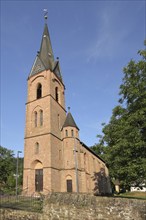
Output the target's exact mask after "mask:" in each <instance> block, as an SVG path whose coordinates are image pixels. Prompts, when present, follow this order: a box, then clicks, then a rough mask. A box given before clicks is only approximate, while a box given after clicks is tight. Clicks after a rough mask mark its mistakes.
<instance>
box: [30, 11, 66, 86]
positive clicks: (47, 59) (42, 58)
mask: <svg viewBox="0 0 146 220" xmlns="http://www.w3.org/2000/svg"><path fill="white" fill-rule="evenodd" d="M47 18H48V11H47V9H44V19H45V26H44V31H43V36H42V41H41V46H40V51H39V52H38V54H37V56H36V59H35V61H34V64H33V66H32V69H31V72H30V75H29V76H32V75H34V74H37V73H39V72H41V71H43V70H48V69H49V70H51V71H52V72H54V73H55V75H56V76H57V77H58V79H59V80H60V81H61V82H62V76H61V70H60V65H59V60H58V59H57V61H55V60H54V55H53V50H52V45H51V40H50V35H49V31H48V26H47Z"/></svg>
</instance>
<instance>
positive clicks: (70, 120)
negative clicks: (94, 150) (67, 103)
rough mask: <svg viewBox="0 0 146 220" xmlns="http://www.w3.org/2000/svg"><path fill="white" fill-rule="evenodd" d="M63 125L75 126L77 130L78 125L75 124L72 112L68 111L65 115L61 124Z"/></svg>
mask: <svg viewBox="0 0 146 220" xmlns="http://www.w3.org/2000/svg"><path fill="white" fill-rule="evenodd" d="M65 127H75V128H77V129H78V130H79V128H78V126H77V125H76V123H75V121H74V119H73V117H72V114H71V113H70V112H68V114H67V116H66V119H65V122H64V125H63V128H65Z"/></svg>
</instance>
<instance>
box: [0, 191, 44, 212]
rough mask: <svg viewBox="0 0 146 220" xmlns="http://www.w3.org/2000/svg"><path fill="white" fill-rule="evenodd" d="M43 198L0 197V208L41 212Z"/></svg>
mask: <svg viewBox="0 0 146 220" xmlns="http://www.w3.org/2000/svg"><path fill="white" fill-rule="evenodd" d="M43 199H44V197H43V196H21V195H19V196H9V195H2V196H0V207H1V208H11V209H16V210H26V211H31V212H42V209H43Z"/></svg>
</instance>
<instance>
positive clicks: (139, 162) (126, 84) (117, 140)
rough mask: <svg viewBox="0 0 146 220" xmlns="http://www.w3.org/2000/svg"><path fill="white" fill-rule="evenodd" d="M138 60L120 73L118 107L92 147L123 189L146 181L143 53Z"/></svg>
mask: <svg viewBox="0 0 146 220" xmlns="http://www.w3.org/2000/svg"><path fill="white" fill-rule="evenodd" d="M138 54H139V55H140V57H141V59H140V60H139V61H137V62H136V61H134V60H131V61H130V62H129V63H128V65H127V66H126V67H125V68H124V69H123V72H124V77H123V83H122V85H121V86H120V92H119V94H120V97H121V98H120V100H119V105H118V106H116V107H115V108H114V109H113V112H112V116H111V118H110V121H109V123H108V124H106V125H104V126H103V130H102V131H103V136H102V137H101V138H100V140H99V144H97V149H96V146H94V147H93V149H94V150H95V151H97V153H100V152H101V151H99V149H103V150H102V153H101V155H100V156H101V157H102V158H103V159H104V160H106V162H107V163H108V165H109V169H110V175H111V177H112V178H114V179H118V180H120V183H121V185H122V186H123V188H126V189H128V188H129V187H130V186H131V185H135V186H140V185H141V184H143V183H144V181H145V180H146V158H145V154H146V61H145V59H146V50H142V51H139V52H138Z"/></svg>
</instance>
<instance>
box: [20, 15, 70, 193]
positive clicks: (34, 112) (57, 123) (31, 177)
mask: <svg viewBox="0 0 146 220" xmlns="http://www.w3.org/2000/svg"><path fill="white" fill-rule="evenodd" d="M27 81H28V93H27V94H28V95H27V103H26V123H25V143H24V174H23V192H24V193H25V192H26V194H33V193H34V192H43V193H48V192H50V191H58V192H59V191H60V184H59V183H60V178H61V174H60V168H61V166H62V161H61V155H62V139H61V138H62V137H61V129H62V126H63V124H64V121H65V118H66V110H65V98H64V90H65V86H64V84H63V80H62V76H61V71H60V65H59V60H58V59H57V60H55V59H54V55H53V50H52V46H51V41H50V35H49V31H48V26H47V16H46V15H45V25H44V31H43V35H42V41H41V46H40V50H39V52H38V53H37V55H36V58H35V61H34V64H33V66H32V69H31V71H30V74H29V76H28V80H27ZM52 180H53V182H55V184H53V182H52Z"/></svg>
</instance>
